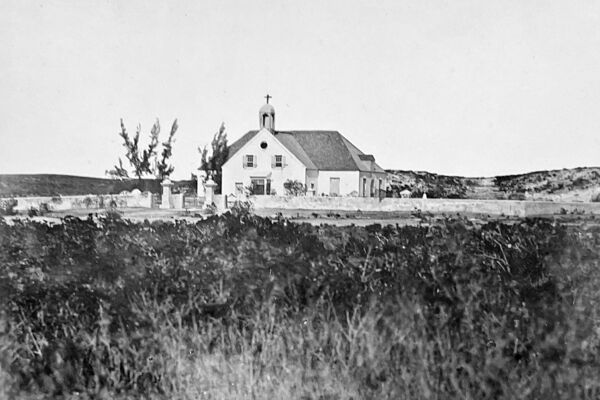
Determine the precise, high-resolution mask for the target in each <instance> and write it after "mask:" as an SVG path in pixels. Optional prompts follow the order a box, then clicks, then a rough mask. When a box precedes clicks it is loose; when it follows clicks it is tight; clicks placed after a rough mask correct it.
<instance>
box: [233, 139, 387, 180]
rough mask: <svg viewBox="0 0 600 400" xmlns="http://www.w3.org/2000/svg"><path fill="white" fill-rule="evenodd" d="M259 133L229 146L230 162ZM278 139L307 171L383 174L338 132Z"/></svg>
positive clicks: (370, 158)
mask: <svg viewBox="0 0 600 400" xmlns="http://www.w3.org/2000/svg"><path fill="white" fill-rule="evenodd" d="M257 133H258V131H249V132H248V133H246V134H245V135H244V136H242V137H241V138H240V139H238V140H236V141H235V142H234V143H232V144H231V146H229V156H228V159H230V158H231V157H232V156H233V155H234V154H235V153H237V152H238V151H239V150H240V149H241V148H242V147H244V145H245V144H246V143H248V142H249V141H250V140H251V139H252V138H253V137H254V136H256V134H257ZM274 135H275V137H276V138H277V139H278V140H279V141H280V142H281V144H283V145H284V146H285V147H286V148H287V149H288V150H289V151H290V152H291V153H292V154H294V156H296V158H298V159H299V160H300V161H301V162H302V163H303V164H304V165H305V166H306V168H308V169H318V170H323V171H370V172H384V170H383V169H382V168H381V167H380V166H379V165H377V164H376V163H375V162H373V161H374V160H375V159H374V157H373V156H370V157H369V155H365V154H364V153H363V152H362V151H360V150H359V149H358V148H357V147H356V146H354V145H353V144H352V143H350V142H349V141H348V140H347V139H346V138H345V137H344V136H342V134H341V133H339V132H338V131H277V132H274Z"/></svg>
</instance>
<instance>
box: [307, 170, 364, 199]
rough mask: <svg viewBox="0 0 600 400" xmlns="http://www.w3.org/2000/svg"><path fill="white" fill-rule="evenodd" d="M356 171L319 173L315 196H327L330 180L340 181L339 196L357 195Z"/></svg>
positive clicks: (357, 173)
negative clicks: (336, 179)
mask: <svg viewBox="0 0 600 400" xmlns="http://www.w3.org/2000/svg"><path fill="white" fill-rule="evenodd" d="M358 175H359V172H358V171H319V177H318V179H317V188H316V195H317V196H321V195H326V196H328V195H329V192H330V189H331V187H330V186H331V178H339V179H340V195H341V196H348V195H351V194H353V193H354V194H358Z"/></svg>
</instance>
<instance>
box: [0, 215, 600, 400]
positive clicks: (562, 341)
mask: <svg viewBox="0 0 600 400" xmlns="http://www.w3.org/2000/svg"><path fill="white" fill-rule="evenodd" d="M582 223H583V224H586V225H585V226H584V225H579V226H572V227H564V226H562V225H560V224H557V223H553V222H551V221H546V220H540V219H537V220H520V221H514V220H513V221H511V223H510V224H505V223H503V222H500V221H491V222H481V223H478V224H473V223H471V222H469V221H468V220H464V219H446V220H435V221H430V223H429V225H428V226H417V227H399V226H396V227H393V226H387V227H385V226H378V225H372V226H369V227H365V228H359V227H331V226H320V227H314V226H310V225H308V224H302V225H300V224H294V223H291V222H290V221H287V220H285V219H283V220H281V221H277V222H272V221H269V220H267V219H263V218H259V217H256V216H251V215H247V214H245V213H244V212H243V210H240V211H239V212H238V213H237V214H236V215H229V214H228V215H224V216H219V217H212V218H209V219H208V220H206V221H202V222H197V223H194V224H192V223H186V222H181V221H180V222H176V223H174V224H167V223H162V222H154V223H149V222H145V223H132V222H128V221H125V220H121V219H119V218H100V219H89V220H83V221H82V220H79V219H76V218H66V219H64V220H63V223H62V224H60V225H58V226H48V225H45V224H40V223H36V222H32V221H20V220H17V221H15V223H14V225H10V226H9V225H7V224H5V223H2V221H0V266H1V270H0V293H5V296H6V298H4V299H3V300H4V301H3V302H2V304H3V306H2V308H0V309H1V313H0V350H1V356H0V383H4V384H0V388H2V389H0V390H4V392H1V391H0V396H1V395H4V396H5V397H9V398H10V397H16V398H43V397H55V398H90V399H91V398H107V399H108V398H123V399H124V398H161V399H163V398H164V399H167V398H168V399H198V398H202V399H231V398H236V399H237V398H240V399H270V398H289V399H455V398H456V399H465V398H466V399H486V398H489V399H496V398H502V399H539V398H559V399H561V398H564V399H567V398H568V399H573V398H598V396H600V383H598V381H597V376H598V375H599V374H600V358H599V355H600V353H599V351H600V307H599V305H600V302H599V301H600V295H599V294H598V290H597V288H598V285H599V284H600V272H599V271H600V269H599V268H598V267H600V265H599V257H598V255H599V249H600V231H599V230H598V226H597V225H587V222H582Z"/></svg>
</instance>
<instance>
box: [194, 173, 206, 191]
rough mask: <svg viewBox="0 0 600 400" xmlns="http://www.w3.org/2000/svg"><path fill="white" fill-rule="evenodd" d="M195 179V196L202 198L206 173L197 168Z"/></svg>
mask: <svg viewBox="0 0 600 400" xmlns="http://www.w3.org/2000/svg"><path fill="white" fill-rule="evenodd" d="M196 177H197V178H198V187H197V189H196V193H197V196H198V197H204V196H205V191H204V182H205V181H206V171H204V170H203V169H201V168H198V173H197V174H196Z"/></svg>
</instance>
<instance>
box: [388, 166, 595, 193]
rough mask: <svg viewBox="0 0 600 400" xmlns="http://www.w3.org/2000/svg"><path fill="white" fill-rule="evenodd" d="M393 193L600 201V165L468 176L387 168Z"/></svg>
mask: <svg viewBox="0 0 600 400" xmlns="http://www.w3.org/2000/svg"><path fill="white" fill-rule="evenodd" d="M387 173H388V178H389V180H390V183H391V188H392V193H393V194H394V195H395V196H399V195H400V192H401V191H402V190H404V189H408V190H409V191H411V197H421V196H422V195H423V193H426V194H427V197H430V198H442V197H444V198H459V199H490V200H491V199H502V200H504V199H516V200H525V199H531V200H551V201H558V200H560V201H598V200H599V199H600V197H599V196H600V167H589V168H572V169H561V170H552V171H536V172H529V173H526V174H520V175H504V176H496V177H491V178H490V177H488V178H481V177H476V178H468V177H461V176H448V175H438V174H433V173H430V172H424V171H402V170H387Z"/></svg>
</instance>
